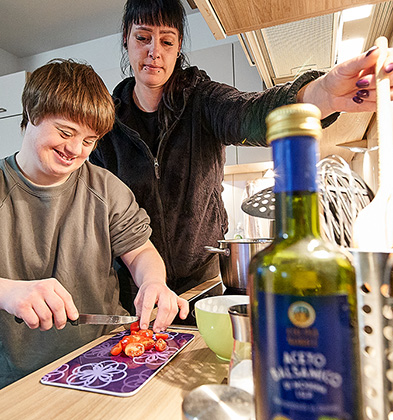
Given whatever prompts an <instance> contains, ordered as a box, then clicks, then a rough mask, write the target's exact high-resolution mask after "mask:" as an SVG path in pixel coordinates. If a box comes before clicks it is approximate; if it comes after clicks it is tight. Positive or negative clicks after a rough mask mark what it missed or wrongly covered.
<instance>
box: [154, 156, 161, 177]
mask: <svg viewBox="0 0 393 420" xmlns="http://www.w3.org/2000/svg"><path fill="white" fill-rule="evenodd" d="M154 173H155V175H156V178H157V179H160V164H159V163H158V159H157V158H156V157H155V158H154Z"/></svg>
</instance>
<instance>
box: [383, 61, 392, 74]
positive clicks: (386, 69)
mask: <svg viewBox="0 0 393 420" xmlns="http://www.w3.org/2000/svg"><path fill="white" fill-rule="evenodd" d="M392 70H393V63H390V64H388V65H387V66H386V67H385V71H386V73H390V72H391V71H392Z"/></svg>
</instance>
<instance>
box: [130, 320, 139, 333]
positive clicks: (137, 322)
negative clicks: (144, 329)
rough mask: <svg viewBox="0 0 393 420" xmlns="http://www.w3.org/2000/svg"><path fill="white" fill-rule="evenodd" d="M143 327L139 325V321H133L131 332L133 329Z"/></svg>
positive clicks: (136, 329) (137, 329)
mask: <svg viewBox="0 0 393 420" xmlns="http://www.w3.org/2000/svg"><path fill="white" fill-rule="evenodd" d="M140 329H141V327H140V326H139V321H136V322H133V323H132V324H131V325H130V332H131V333H132V331H139V330H140Z"/></svg>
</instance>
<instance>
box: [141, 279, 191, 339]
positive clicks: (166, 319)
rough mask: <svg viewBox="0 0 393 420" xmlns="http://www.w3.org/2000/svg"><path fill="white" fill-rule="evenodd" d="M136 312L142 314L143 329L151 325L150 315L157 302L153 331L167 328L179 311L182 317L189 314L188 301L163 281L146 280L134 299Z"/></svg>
mask: <svg viewBox="0 0 393 420" xmlns="http://www.w3.org/2000/svg"><path fill="white" fill-rule="evenodd" d="M134 304H135V308H136V313H137V314H138V315H139V316H140V320H139V325H140V327H141V328H142V329H146V328H148V326H149V321H150V315H151V312H152V310H153V309H154V306H155V305H156V304H157V307H158V311H157V316H156V319H155V321H154V324H153V331H154V332H160V331H164V330H166V328H167V327H169V325H171V323H172V321H173V319H174V318H175V316H176V315H177V313H178V312H179V310H180V312H179V316H180V318H181V319H185V318H186V317H187V315H188V311H189V305H188V301H187V300H185V299H182V298H180V297H179V296H178V295H177V294H176V293H175V292H173V291H172V290H171V289H169V287H168V286H167V285H166V284H165V283H162V282H158V281H157V282H146V283H144V284H142V285H141V286H140V288H139V291H138V294H137V296H136V298H135V301H134Z"/></svg>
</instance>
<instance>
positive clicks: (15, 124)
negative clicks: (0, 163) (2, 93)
mask: <svg viewBox="0 0 393 420" xmlns="http://www.w3.org/2000/svg"><path fill="white" fill-rule="evenodd" d="M21 121H22V115H16V116H14V117H9V118H2V119H0V159H1V158H4V157H6V156H10V155H12V154H14V153H15V152H17V151H18V150H20V147H21V145H22V140H23V135H22V131H21V128H20V122H21Z"/></svg>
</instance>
